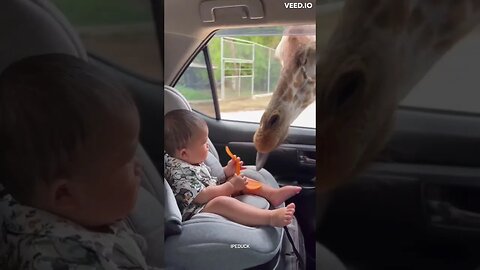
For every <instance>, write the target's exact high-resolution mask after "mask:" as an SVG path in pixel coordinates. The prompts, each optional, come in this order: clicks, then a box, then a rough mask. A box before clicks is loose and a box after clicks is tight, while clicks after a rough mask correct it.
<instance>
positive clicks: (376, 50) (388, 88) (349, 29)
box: [257, 0, 480, 191]
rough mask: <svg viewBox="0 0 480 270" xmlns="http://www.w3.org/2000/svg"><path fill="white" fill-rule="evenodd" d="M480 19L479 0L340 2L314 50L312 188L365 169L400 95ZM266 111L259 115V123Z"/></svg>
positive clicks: (324, 186) (383, 138) (385, 135)
mask: <svg viewBox="0 0 480 270" xmlns="http://www.w3.org/2000/svg"><path fill="white" fill-rule="evenodd" d="M479 20H480V0H436V1H433V0H403V1H397V0H347V1H345V5H344V7H343V10H342V16H341V18H340V20H339V23H338V24H337V26H336V28H335V30H334V32H333V34H332V36H331V37H330V40H329V42H328V44H327V46H326V48H325V50H324V51H323V52H322V53H321V54H318V55H317V57H316V58H317V59H316V62H317V63H316V70H317V72H316V83H317V85H318V88H317V89H316V92H317V183H316V185H317V189H318V190H321V191H322V190H329V189H330V188H332V187H335V186H337V185H339V184H341V183H344V182H345V181H346V180H348V179H351V178H352V177H353V176H354V175H356V174H358V173H359V172H361V171H362V170H363V169H365V168H366V166H367V165H368V163H369V161H371V160H372V159H373V158H374V157H375V156H376V155H377V154H378V153H379V152H380V151H381V150H382V149H383V147H384V145H385V144H386V142H387V140H388V138H389V135H390V133H391V130H392V127H393V124H394V120H393V119H394V116H395V110H396V107H397V106H398V104H399V103H400V101H401V100H402V99H403V98H404V97H405V96H406V95H407V94H408V92H409V91H410V90H412V88H413V86H415V84H416V83H418V82H419V81H420V80H421V79H422V78H423V76H424V75H425V74H426V73H427V72H428V70H429V69H430V68H431V67H432V66H433V65H434V64H435V63H436V62H437V60H439V59H440V58H441V57H442V56H443V55H444V54H445V53H446V52H447V51H448V50H449V49H450V48H451V47H453V45H455V44H456V43H457V42H458V41H459V40H461V39H462V38H463V37H464V36H465V35H466V34H467V33H469V32H470V31H471V30H472V29H473V28H474V27H475V26H476V25H477V24H478V21H479ZM282 72H288V70H283V71H282ZM290 72H291V71H290ZM280 83H281V82H280ZM280 83H279V84H280ZM279 87H280V86H279ZM274 98H276V99H279V95H276V96H273V97H272V99H274ZM276 102H277V101H271V103H270V104H275V103H276ZM270 110H272V108H271V107H268V108H267V109H266V111H270ZM283 113H284V114H289V113H292V114H293V110H292V111H284V112H283ZM277 117H278V118H279V119H281V118H282V117H284V116H283V115H279V116H277ZM271 118H272V117H265V118H263V117H262V121H261V123H260V129H261V128H262V126H263V128H265V127H267V128H268V125H267V123H268V122H269V121H272V120H271ZM264 132H265V131H264ZM277 136H278V137H279V138H281V139H283V138H285V135H284V134H278V135H277ZM272 140H273V139H272ZM277 145H278V144H277ZM257 149H258V151H260V152H261V151H262V150H264V149H263V148H262V147H261V146H257Z"/></svg>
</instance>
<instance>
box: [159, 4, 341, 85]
mask: <svg viewBox="0 0 480 270" xmlns="http://www.w3.org/2000/svg"><path fill="white" fill-rule="evenodd" d="M216 1H217V0H216ZM259 1H261V0H259ZM201 2H205V1H204V0H166V1H165V30H164V31H165V33H164V34H165V73H164V75H165V84H167V85H171V84H172V82H174V81H175V79H176V76H177V75H178V73H179V71H181V70H183V68H184V65H186V64H187V63H189V62H190V58H191V57H192V56H193V55H195V54H196V52H197V51H198V50H199V48H200V47H201V45H203V42H205V40H206V39H208V37H209V36H210V35H211V34H212V33H213V32H215V31H216V30H219V29H229V28H243V27H266V26H276V25H295V24H314V23H315V8H312V9H287V8H285V3H290V2H291V1H286V0H263V1H261V3H262V4H263V10H264V17H263V18H261V19H255V20H251V19H242V18H241V16H240V14H239V11H240V9H233V8H228V9H219V10H216V12H215V22H212V23H204V22H202V20H201V17H200V3H201ZM218 2H222V1H221V0H220V1H218ZM302 3H313V5H314V6H315V3H314V2H313V1H312V0H310V1H302ZM333 5H336V6H338V4H332V6H333ZM172 10H176V11H181V13H180V12H169V11H172ZM327 10H328V9H327ZM321 11H322V10H319V9H318V8H317V13H318V12H321Z"/></svg>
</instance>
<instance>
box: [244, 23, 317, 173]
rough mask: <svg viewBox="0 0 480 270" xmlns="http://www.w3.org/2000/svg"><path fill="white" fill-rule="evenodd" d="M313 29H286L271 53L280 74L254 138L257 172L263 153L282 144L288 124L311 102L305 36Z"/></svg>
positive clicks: (311, 42)
mask: <svg viewBox="0 0 480 270" xmlns="http://www.w3.org/2000/svg"><path fill="white" fill-rule="evenodd" d="M314 29H315V26H292V27H287V28H286V29H285V31H284V35H283V36H282V39H281V40H280V43H279V44H278V46H277V48H276V50H275V56H276V57H277V58H278V59H279V60H280V63H281V65H282V71H281V73H280V79H279V81H278V83H277V87H276V89H275V91H274V92H273V95H272V98H271V99H270V102H269V104H268V106H267V109H266V110H265V112H264V113H263V115H262V118H261V120H260V126H259V128H258V129H257V131H256V132H255V135H254V139H253V140H254V143H255V147H256V149H257V151H258V152H259V153H264V155H262V154H259V155H257V168H259V167H263V164H262V163H263V162H264V161H265V158H266V155H265V153H268V152H270V151H272V150H273V149H275V148H276V147H277V146H278V145H279V144H280V143H282V142H283V141H284V139H285V137H286V135H287V133H288V128H289V126H290V124H291V123H292V122H293V121H294V120H295V119H296V118H297V116H298V115H299V114H300V113H301V112H302V111H303V110H304V109H305V108H306V107H307V106H308V105H310V104H311V103H312V102H313V101H315V36H312V35H305V33H308V32H312V31H313V30H314ZM292 56H293V57H292ZM262 158H263V159H262Z"/></svg>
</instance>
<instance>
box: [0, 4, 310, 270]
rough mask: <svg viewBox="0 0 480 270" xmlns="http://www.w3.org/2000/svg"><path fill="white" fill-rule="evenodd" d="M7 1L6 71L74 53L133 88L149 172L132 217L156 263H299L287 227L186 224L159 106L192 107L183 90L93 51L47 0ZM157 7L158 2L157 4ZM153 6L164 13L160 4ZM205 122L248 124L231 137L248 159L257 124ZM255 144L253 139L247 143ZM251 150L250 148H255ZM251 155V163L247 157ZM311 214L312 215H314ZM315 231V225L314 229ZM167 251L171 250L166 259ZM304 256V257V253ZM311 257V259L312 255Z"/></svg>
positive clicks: (207, 219) (212, 221)
mask: <svg viewBox="0 0 480 270" xmlns="http://www.w3.org/2000/svg"><path fill="white" fill-rule="evenodd" d="M2 5H3V7H2V11H1V14H2V16H1V20H2V27H1V28H0V31H1V32H0V34H1V36H2V37H8V38H2V42H1V46H0V52H1V54H0V56H1V62H0V63H1V64H0V68H1V69H3V68H5V67H6V66H8V65H9V64H10V63H12V62H14V61H15V60H18V59H21V58H23V57H26V56H29V55H35V54H43V53H53V52H55V53H66V54H71V55H74V56H77V57H79V58H81V59H84V60H86V61H88V62H90V63H93V64H94V65H97V66H99V67H101V68H103V69H105V70H107V71H108V72H110V73H112V74H113V75H114V76H115V77H116V78H118V79H119V80H121V81H122V82H123V83H124V84H125V85H126V86H127V87H128V89H129V90H130V91H131V93H132V95H133V96H134V99H135V101H136V102H137V106H138V108H139V113H140V118H141V131H140V142H141V146H139V148H138V151H137V157H138V158H139V159H140V160H141V163H142V164H143V166H144V177H143V179H142V184H141V185H142V187H141V189H140V191H139V198H138V202H137V205H136V206H135V210H134V211H133V213H132V214H131V215H130V217H129V218H128V220H127V221H128V223H129V225H130V227H131V228H132V229H133V230H134V231H135V232H137V233H139V234H141V235H142V236H143V237H144V238H145V239H146V240H147V244H148V247H149V248H148V254H147V262H148V263H149V264H150V265H152V266H157V267H163V266H166V267H173V268H175V269H177V268H185V269H199V268H198V267H200V268H201V269H205V268H208V269H225V265H226V264H228V265H231V267H232V268H231V269H246V268H252V269H284V267H285V265H287V264H288V263H289V262H288V260H290V261H291V262H290V263H291V264H292V265H294V264H297V263H298V262H297V258H296V257H295V255H293V252H290V250H291V249H292V246H291V245H290V244H289V242H288V241H287V239H286V237H285V234H284V231H283V229H280V228H268V227H264V228H263V227H259V228H253V227H247V226H242V225H239V224H235V223H233V222H231V221H228V220H226V219H224V218H222V217H220V216H218V215H213V214H210V215H208V214H200V215H198V216H197V217H195V218H194V219H192V220H189V221H188V222H184V223H182V222H181V216H180V213H179V210H178V207H177V206H176V202H175V199H174V197H173V193H172V192H171V190H170V188H169V186H168V184H166V183H164V180H163V178H162V176H161V174H162V172H163V136H162V134H163V126H162V124H161V123H162V121H163V114H161V112H167V111H169V110H171V109H175V108H183V109H191V108H190V106H189V104H188V102H186V101H185V99H184V98H183V97H182V95H181V94H180V93H179V92H178V91H176V90H175V89H174V88H172V87H170V86H168V84H165V87H164V86H163V83H159V81H158V80H149V79H146V78H145V77H143V76H139V75H138V74H135V73H133V72H129V71H128V70H126V69H124V68H121V67H118V66H117V65H116V64H115V63H113V62H111V61H108V60H106V59H104V58H102V57H101V56H97V55H95V54H94V53H91V52H87V50H86V49H85V46H84V44H82V40H81V39H80V37H79V35H78V33H77V31H76V29H74V27H73V26H72V25H71V24H70V23H69V21H68V18H66V17H65V16H64V15H63V14H62V12H61V11H60V10H59V9H58V7H56V6H55V5H54V4H53V3H51V2H49V1H47V0H38V1H13V0H12V1H6V2H4V3H3V4H2ZM152 6H157V7H158V5H152ZM153 12H160V10H154V11H153ZM154 17H155V18H157V19H158V20H157V21H155V25H156V26H157V27H158V26H159V25H160V24H161V23H160V19H159V18H161V16H158V15H157V16H154ZM162 28H163V25H162ZM31 44H35V46H31ZM159 48H160V47H159ZM164 104H165V108H164ZM206 120H207V122H208V124H209V126H210V128H211V130H212V131H211V134H212V135H213V134H219V133H220V132H222V129H223V130H224V131H225V130H229V133H231V134H235V133H236V134H240V133H238V132H237V131H238V130H243V135H241V137H240V138H232V139H230V141H229V142H228V143H229V145H230V146H231V147H232V149H234V151H237V152H238V153H241V155H242V156H244V157H246V156H247V155H246V154H245V153H243V152H240V148H241V147H235V143H237V144H240V145H241V144H242V143H243V142H244V141H247V142H248V141H251V134H253V131H254V130H255V127H254V126H252V125H245V126H242V127H235V126H236V125H235V124H234V123H226V124H219V123H217V121H215V120H214V119H206ZM215 126H216V127H215ZM232 128H233V130H232ZM235 129H236V130H235ZM249 133H250V134H249ZM310 134H312V132H310ZM313 134H314V133H313ZM310 137H311V138H310V139H309V141H310V144H314V135H313V136H312V135H310ZM227 138H228V137H227ZM246 138H248V140H247V139H246ZM225 139H226V138H225V137H222V138H219V137H218V135H217V137H216V136H212V137H211V141H212V143H213V144H212V145H213V146H214V147H211V148H210V149H211V152H212V153H211V156H210V157H209V158H213V159H219V155H218V153H217V151H216V150H215V149H216V147H219V148H217V149H222V148H223V147H224V146H225V145H227V143H226V142H225V141H224V140H225ZM230 142H231V144H230ZM252 147H253V146H252V145H249V146H247V149H248V148H252ZM252 149H253V148H252ZM252 149H250V150H251V151H253V150H252ZM309 150H311V147H310V148H309ZM313 151H314V150H313ZM272 159H273V158H272ZM245 161H248V160H247V158H245ZM246 174H248V175H249V176H251V177H252V178H255V179H257V180H261V181H264V182H266V183H269V184H270V185H272V186H278V184H277V181H276V180H275V179H274V177H273V176H272V175H271V174H270V173H269V172H268V171H267V170H261V171H259V172H257V171H255V170H254V169H251V168H250V169H249V172H247V173H246ZM311 196H312V195H311V194H310V197H311ZM239 199H241V200H244V201H245V202H247V203H250V204H253V205H256V206H258V207H261V208H268V207H269V204H268V202H267V201H266V200H265V199H261V200H260V199H259V198H258V197H253V196H243V198H239ZM310 199H313V197H311V198H310ZM309 219H310V220H313V216H310V217H309ZM289 227H290V228H289V231H290V234H291V235H293V238H294V239H295V240H296V242H295V243H294V245H297V247H296V248H297V249H298V251H299V252H300V253H301V254H302V256H305V247H304V243H303V241H304V240H303V239H304V237H303V235H302V233H301V229H300V228H299V226H298V223H297V222H296V221H295V222H294V223H292V225H291V226H289ZM313 229H314V227H312V231H311V232H310V233H311V234H313ZM199 232H201V233H199ZM310 239H314V238H313V237H311V238H310ZM246 242H247V243H248V245H249V249H242V250H236V249H232V248H230V244H232V243H239V244H242V243H246ZM289 245H290V246H289ZM289 249H290V250H289ZM164 252H166V253H167V254H166V255H165V257H164V256H163V253H164ZM164 258H165V260H164ZM185 258H188V260H185ZM303 259H304V260H305V257H304V258H303ZM309 263H310V264H312V259H310V262H309ZM285 269H288V268H285Z"/></svg>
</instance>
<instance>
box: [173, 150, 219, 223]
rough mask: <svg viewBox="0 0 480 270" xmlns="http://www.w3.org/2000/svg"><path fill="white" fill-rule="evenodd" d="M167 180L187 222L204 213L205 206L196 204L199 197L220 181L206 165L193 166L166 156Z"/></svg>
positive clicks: (183, 218)
mask: <svg viewBox="0 0 480 270" xmlns="http://www.w3.org/2000/svg"><path fill="white" fill-rule="evenodd" d="M164 160H165V167H164V170H165V178H166V180H167V182H168V183H169V184H170V187H171V188H172V191H173V194H174V195H175V199H176V200H177V205H178V208H180V212H181V213H182V220H183V221H186V220H188V219H190V218H191V217H192V216H193V215H195V214H197V213H198V212H200V211H202V209H203V208H204V207H205V204H197V203H194V202H193V200H194V199H195V197H197V195H198V194H199V193H200V192H201V191H202V190H203V189H204V188H206V187H208V186H216V185H217V184H219V183H218V179H217V177H215V176H212V175H211V171H210V168H209V167H208V166H207V165H205V163H203V162H202V163H200V164H199V165H192V164H189V163H187V162H185V161H183V160H180V159H177V158H174V157H171V156H169V155H168V154H165V159H164Z"/></svg>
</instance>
